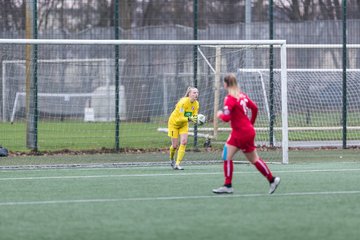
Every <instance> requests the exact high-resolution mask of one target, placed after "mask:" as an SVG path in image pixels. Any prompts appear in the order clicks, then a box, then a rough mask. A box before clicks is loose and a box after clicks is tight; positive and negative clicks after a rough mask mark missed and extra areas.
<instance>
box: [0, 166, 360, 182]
mask: <svg viewBox="0 0 360 240" xmlns="http://www.w3.org/2000/svg"><path fill="white" fill-rule="evenodd" d="M354 171H360V168H359V169H350V168H349V169H313V170H311V169H308V170H290V171H275V172H276V173H313V172H354ZM219 174H223V172H220V171H219V172H192V173H191V172H190V173H154V174H123V175H121V174H110V175H84V176H81V175H78V176H76V175H74V176H50V177H8V178H0V181H13V180H43V179H89V178H122V177H163V176H189V175H219ZM234 174H258V172H257V171H252V172H241V171H240V172H236V171H234Z"/></svg>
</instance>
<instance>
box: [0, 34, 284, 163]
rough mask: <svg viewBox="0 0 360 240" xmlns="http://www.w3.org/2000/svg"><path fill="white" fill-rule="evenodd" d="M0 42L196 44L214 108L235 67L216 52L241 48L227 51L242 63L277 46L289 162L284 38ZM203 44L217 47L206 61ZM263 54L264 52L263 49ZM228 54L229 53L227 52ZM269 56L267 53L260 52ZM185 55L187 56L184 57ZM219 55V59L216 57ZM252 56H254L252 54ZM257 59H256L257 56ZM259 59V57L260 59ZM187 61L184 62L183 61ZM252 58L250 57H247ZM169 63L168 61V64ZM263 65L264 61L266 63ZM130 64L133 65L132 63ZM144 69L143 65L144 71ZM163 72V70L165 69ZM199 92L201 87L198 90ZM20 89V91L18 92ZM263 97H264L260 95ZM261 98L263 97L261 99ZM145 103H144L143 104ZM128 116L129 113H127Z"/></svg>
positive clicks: (1, 41)
mask: <svg viewBox="0 0 360 240" xmlns="http://www.w3.org/2000/svg"><path fill="white" fill-rule="evenodd" d="M0 44H15V45H16V44H21V45H37V46H41V45H54V46H56V45H69V46H73V47H75V46H76V45H89V46H94V48H95V46H96V47H98V46H106V45H107V46H115V45H118V46H120V47H121V46H134V47H135V46H153V45H156V46H187V47H194V46H197V47H198V51H199V53H200V54H199V55H198V56H199V57H200V58H202V62H203V64H204V65H207V66H208V68H209V69H210V72H211V74H212V75H213V76H214V78H215V81H214V82H213V83H214V85H213V86H212V89H213V96H211V97H212V98H213V99H214V101H213V102H211V103H209V102H208V103H207V104H208V105H210V104H212V105H213V107H214V109H213V111H215V110H216V108H218V107H219V105H222V104H221V103H220V98H221V94H223V92H221V90H222V89H221V81H220V79H221V77H222V76H223V75H224V74H225V73H226V72H229V70H230V71H231V72H233V73H236V68H234V67H235V66H232V68H229V67H228V68H226V67H225V68H224V69H222V67H223V65H224V64H233V65H234V64H236V61H234V62H233V63H230V62H226V63H224V62H223V60H222V58H221V56H219V55H226V54H229V53H226V49H228V48H229V49H230V48H233V49H237V48H238V49H240V48H242V49H241V50H229V51H234V52H237V54H239V56H241V57H242V58H244V60H243V61H244V62H245V63H246V62H247V61H248V60H246V58H247V57H248V56H252V55H248V54H246V53H247V51H251V50H257V49H263V50H262V51H267V50H268V49H269V48H270V46H277V47H278V48H280V49H279V51H278V52H277V54H278V59H280V60H279V62H278V65H277V66H278V67H280V69H281V73H280V84H279V85H281V86H280V87H281V89H280V90H279V91H281V103H280V104H281V107H279V108H281V114H280V115H281V116H278V117H279V119H281V121H280V122H281V123H280V124H281V126H280V127H281V129H282V132H281V146H280V147H279V148H280V149H281V151H282V157H281V161H282V162H283V163H288V120H287V117H288V115H287V70H286V69H287V63H286V59H287V57H286V55H287V53H286V51H287V50H286V41H285V40H75V39H66V40H65V39H64V40H58V39H0ZM202 47H207V48H208V47H212V48H213V49H216V51H215V54H214V55H212V56H211V58H212V60H208V58H209V55H207V53H206V52H205V53H204V52H203V51H201V48H202ZM177 51H178V52H176V54H179V55H181V54H182V53H181V51H180V50H177ZM222 51H224V52H225V53H223V52H222ZM263 53H265V52H263ZM230 54H231V53H230ZM263 56H266V57H268V56H269V55H263ZM132 57H134V55H132ZM187 57H188V56H187ZM219 57H220V58H219ZM233 58H236V55H234V56H233ZM254 59H255V57H254ZM257 60H258V59H257ZM261 60H262V59H261ZM264 60H265V61H263V64H264V63H265V62H267V61H266V59H264ZM186 61H187V62H186ZM189 61H192V60H191V59H190V58H187V59H186V60H185V64H184V65H190V64H188V63H189ZM250 61H252V60H250ZM170 64H171V63H170ZM265 64H266V63H265ZM131 67H132V66H131ZM239 67H247V66H246V64H245V65H244V66H237V68H239ZM143 69H144V68H142V70H143ZM187 70H190V71H189V72H191V69H187ZM164 73H166V72H165V71H164ZM2 90H3V91H5V89H4V88H3V89H2ZM200 91H201V89H200ZM19 92H22V91H19ZM262 99H264V98H262ZM262 101H263V100H262ZM144 104H146V103H144ZM130 117H131V116H130ZM214 123H216V120H215V118H214ZM217 128H218V126H216V125H215V131H216V129H217Z"/></svg>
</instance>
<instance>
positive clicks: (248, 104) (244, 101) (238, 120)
mask: <svg viewBox="0 0 360 240" xmlns="http://www.w3.org/2000/svg"><path fill="white" fill-rule="evenodd" d="M249 109H250V110H251V119H249V117H248V115H247V114H248V110H249ZM257 113H258V107H257V106H256V104H255V103H254V102H253V101H251V99H250V98H249V97H248V96H247V95H246V94H244V93H240V98H239V99H236V98H235V97H233V96H231V95H227V96H226V97H225V99H224V109H223V114H221V116H220V118H221V119H222V120H223V121H225V122H229V121H230V126H231V128H232V131H233V132H234V133H239V134H244V133H246V132H248V131H250V132H254V131H255V129H254V126H253V125H254V123H255V120H256V117H257Z"/></svg>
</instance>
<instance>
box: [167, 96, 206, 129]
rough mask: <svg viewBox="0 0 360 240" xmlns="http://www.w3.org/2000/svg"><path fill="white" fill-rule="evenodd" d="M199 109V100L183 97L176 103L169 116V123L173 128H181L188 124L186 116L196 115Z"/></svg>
mask: <svg viewBox="0 0 360 240" xmlns="http://www.w3.org/2000/svg"><path fill="white" fill-rule="evenodd" d="M198 111H199V102H198V101H194V102H190V98H189V97H183V98H181V99H180V100H179V102H178V103H177V104H176V106H175V109H174V111H173V112H172V113H171V115H170V118H169V124H170V125H172V126H173V127H175V128H181V127H183V126H185V125H186V124H188V117H191V116H194V115H197V114H198Z"/></svg>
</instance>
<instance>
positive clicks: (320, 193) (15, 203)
mask: <svg viewBox="0 0 360 240" xmlns="http://www.w3.org/2000/svg"><path fill="white" fill-rule="evenodd" d="M338 194H360V191H337V192H293V193H277V194H273V195H269V194H265V193H261V194H260V193H253V194H231V195H229V194H227V195H208V196H178V197H176V196H173V197H145V198H114V199H78V200H54V201H28V202H27V201H24V202H0V207H1V206H24V205H49V204H74V203H75V204H76V203H104V202H105V203H106V202H124V201H127V202H128V201H129V202H138V201H158V200H163V201H167V200H190V199H209V198H242V197H244V198H245V197H270V196H271V197H275V196H277V197H293V196H316V195H318V196H321V195H323V196H324V195H338Z"/></svg>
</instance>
